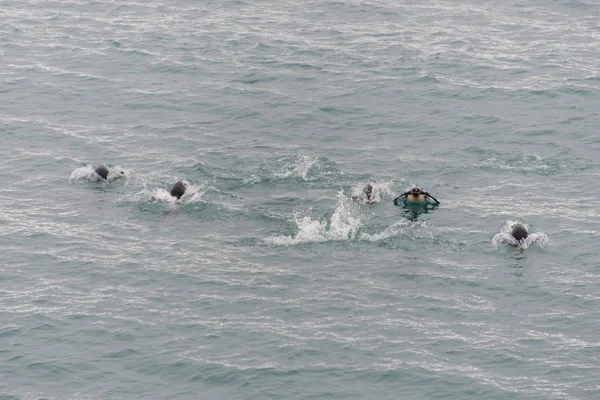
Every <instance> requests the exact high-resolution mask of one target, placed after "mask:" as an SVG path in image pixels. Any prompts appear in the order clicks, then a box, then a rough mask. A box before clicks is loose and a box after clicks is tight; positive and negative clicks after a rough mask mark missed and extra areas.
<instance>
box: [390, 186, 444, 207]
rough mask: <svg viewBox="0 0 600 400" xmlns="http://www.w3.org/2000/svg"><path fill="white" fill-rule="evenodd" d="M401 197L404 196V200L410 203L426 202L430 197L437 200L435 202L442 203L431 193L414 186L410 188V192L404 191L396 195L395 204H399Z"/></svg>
mask: <svg viewBox="0 0 600 400" xmlns="http://www.w3.org/2000/svg"><path fill="white" fill-rule="evenodd" d="M401 197H404V200H405V201H406V202H408V203H413V204H415V203H425V202H426V201H427V200H428V199H431V200H433V201H434V202H435V204H436V205H437V204H440V202H439V201H438V200H437V199H436V198H435V197H433V196H432V195H430V194H429V193H427V192H425V191H423V190H421V189H419V188H417V187H415V188H412V189H411V190H409V191H408V192H405V193H402V194H401V195H400V196H398V197H396V198H395V199H394V204H396V205H397V204H398V200H400V198H401Z"/></svg>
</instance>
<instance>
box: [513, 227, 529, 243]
mask: <svg viewBox="0 0 600 400" xmlns="http://www.w3.org/2000/svg"><path fill="white" fill-rule="evenodd" d="M510 234H511V235H512V237H514V238H515V239H517V241H519V242H520V241H522V240H524V239H526V238H527V236H529V233H528V232H527V228H525V227H524V226H523V225H522V224H519V223H516V224H515V225H513V227H512V230H511V231H510Z"/></svg>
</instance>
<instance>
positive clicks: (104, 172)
mask: <svg viewBox="0 0 600 400" xmlns="http://www.w3.org/2000/svg"><path fill="white" fill-rule="evenodd" d="M94 172H95V173H96V174H98V176H100V178H102V179H104V180H106V179H108V168H106V165H104V164H100V165H98V166H97V167H96V168H94Z"/></svg>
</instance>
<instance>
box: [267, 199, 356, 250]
mask: <svg viewBox="0 0 600 400" xmlns="http://www.w3.org/2000/svg"><path fill="white" fill-rule="evenodd" d="M337 198H338V203H337V205H336V208H335V211H334V213H333V215H332V216H331V220H330V221H329V223H328V222H327V220H322V219H312V218H311V217H310V216H307V215H305V216H301V217H300V216H295V217H294V222H295V223H296V225H297V227H298V231H297V232H296V234H295V235H282V236H273V237H270V238H267V239H265V243H268V244H271V245H276V246H291V245H296V244H301V243H322V242H328V241H342V240H352V239H354V238H355V236H356V231H357V230H358V228H359V227H360V225H361V222H360V215H358V211H357V210H356V209H355V208H353V205H352V202H351V201H350V200H349V199H348V198H347V197H346V196H344V194H343V193H342V192H340V193H338V195H337Z"/></svg>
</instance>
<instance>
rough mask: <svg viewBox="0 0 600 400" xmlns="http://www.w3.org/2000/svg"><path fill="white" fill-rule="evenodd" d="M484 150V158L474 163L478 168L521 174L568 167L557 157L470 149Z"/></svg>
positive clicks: (544, 173)
mask: <svg viewBox="0 0 600 400" xmlns="http://www.w3.org/2000/svg"><path fill="white" fill-rule="evenodd" d="M470 150H474V151H476V152H483V156H484V160H483V161H481V162H480V163H477V164H475V165H474V167H476V168H484V169H488V168H491V169H500V170H503V171H514V172H517V173H520V174H529V173H534V174H539V175H552V174H556V173H558V172H560V171H561V170H562V169H564V168H565V167H566V165H565V164H563V163H561V162H560V161H559V160H556V159H547V158H543V157H540V156H539V155H537V154H500V153H497V152H492V151H482V150H481V149H478V148H476V149H470Z"/></svg>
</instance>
